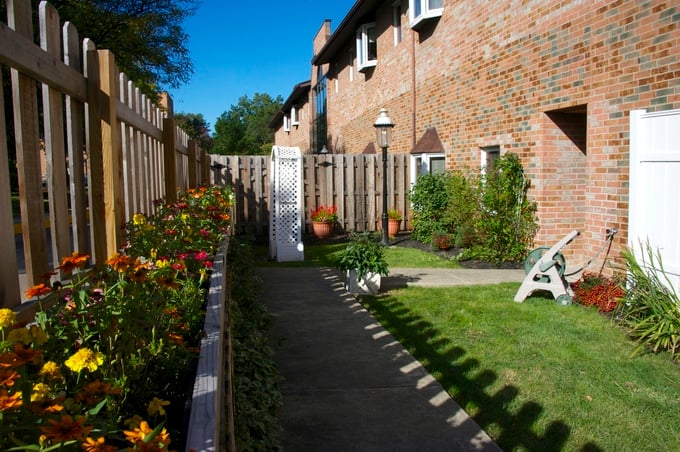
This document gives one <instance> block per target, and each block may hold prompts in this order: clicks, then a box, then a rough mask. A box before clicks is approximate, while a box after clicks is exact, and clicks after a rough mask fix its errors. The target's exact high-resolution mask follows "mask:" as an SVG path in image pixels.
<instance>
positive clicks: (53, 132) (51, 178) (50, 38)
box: [39, 2, 71, 278]
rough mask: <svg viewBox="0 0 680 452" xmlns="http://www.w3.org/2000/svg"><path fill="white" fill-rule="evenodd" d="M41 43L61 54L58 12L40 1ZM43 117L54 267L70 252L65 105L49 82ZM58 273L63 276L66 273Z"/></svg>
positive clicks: (46, 48) (51, 50)
mask: <svg viewBox="0 0 680 452" xmlns="http://www.w3.org/2000/svg"><path fill="white" fill-rule="evenodd" d="M39 20H40V45H41V47H42V48H43V50H45V51H46V52H48V53H50V54H51V55H54V56H55V57H57V58H59V57H60V55H61V45H60V35H61V33H60V26H59V14H58V13H57V10H56V9H55V8H54V7H53V6H52V5H50V4H49V3H46V2H41V3H40V8H39ZM42 95H43V104H44V106H45V107H44V113H43V115H44V118H45V126H44V127H45V157H46V161H47V180H46V186H47V194H48V199H49V213H50V231H51V239H52V240H51V243H52V260H53V264H52V266H53V267H56V265H58V264H56V263H57V262H58V261H59V258H61V257H64V256H68V255H70V252H69V250H70V247H71V243H70V242H71V240H70V236H69V225H68V193H67V181H66V149H65V136H64V130H65V127H64V119H63V118H64V105H63V103H62V95H61V93H60V92H59V91H57V90H56V89H54V88H50V87H49V86H48V85H46V84H43V85H42ZM60 275H61V277H62V278H65V277H68V276H69V275H64V274H61V272H60Z"/></svg>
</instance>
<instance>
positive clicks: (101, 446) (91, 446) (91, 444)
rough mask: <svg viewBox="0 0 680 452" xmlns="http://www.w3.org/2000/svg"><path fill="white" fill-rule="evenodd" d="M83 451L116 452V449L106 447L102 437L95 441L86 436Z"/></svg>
mask: <svg viewBox="0 0 680 452" xmlns="http://www.w3.org/2000/svg"><path fill="white" fill-rule="evenodd" d="M83 450H84V451H85V452H116V451H117V450H118V448H117V447H115V446H109V445H107V444H106V440H105V438H104V437H103V436H102V437H100V438H97V439H94V438H90V437H89V436H88V437H87V439H86V440H85V442H84V443H83Z"/></svg>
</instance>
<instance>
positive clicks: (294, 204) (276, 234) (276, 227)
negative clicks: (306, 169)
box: [269, 146, 304, 262]
mask: <svg viewBox="0 0 680 452" xmlns="http://www.w3.org/2000/svg"><path fill="white" fill-rule="evenodd" d="M271 168H272V169H271V171H272V181H271V202H272V205H271V209H270V212H271V214H270V229H269V254H270V257H272V258H274V257H275V258H276V260H278V261H279V262H285V261H301V260H304V247H303V244H302V209H303V208H304V206H303V192H302V190H303V188H302V187H303V184H302V156H301V154H300V149H299V148H296V147H294V148H291V147H282V146H274V147H273V148H272V164H271Z"/></svg>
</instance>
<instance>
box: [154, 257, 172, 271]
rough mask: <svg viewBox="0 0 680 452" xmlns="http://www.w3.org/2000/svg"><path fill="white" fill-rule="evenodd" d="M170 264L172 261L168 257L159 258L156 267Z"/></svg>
mask: <svg viewBox="0 0 680 452" xmlns="http://www.w3.org/2000/svg"><path fill="white" fill-rule="evenodd" d="M169 266H170V261H169V260H167V259H158V260H157V261H156V268H159V269H163V268H168V267H169Z"/></svg>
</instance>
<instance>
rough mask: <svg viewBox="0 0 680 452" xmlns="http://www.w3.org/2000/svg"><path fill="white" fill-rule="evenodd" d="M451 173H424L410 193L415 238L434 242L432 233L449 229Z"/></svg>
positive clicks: (425, 241) (429, 242)
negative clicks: (449, 184) (447, 217)
mask: <svg viewBox="0 0 680 452" xmlns="http://www.w3.org/2000/svg"><path fill="white" fill-rule="evenodd" d="M449 177H450V176H449V173H439V174H423V175H422V176H419V177H418V182H417V183H416V185H414V186H413V188H412V189H411V192H410V193H409V199H410V201H411V225H412V227H413V234H412V236H413V238H414V239H416V240H419V241H421V242H423V243H428V244H431V243H432V234H433V233H435V232H437V231H448V230H449V227H450V225H449V224H447V220H446V213H447V212H448V211H449V210H450V205H451V203H450V196H451V192H450V191H449V190H448V178H449Z"/></svg>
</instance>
